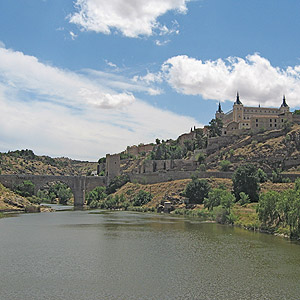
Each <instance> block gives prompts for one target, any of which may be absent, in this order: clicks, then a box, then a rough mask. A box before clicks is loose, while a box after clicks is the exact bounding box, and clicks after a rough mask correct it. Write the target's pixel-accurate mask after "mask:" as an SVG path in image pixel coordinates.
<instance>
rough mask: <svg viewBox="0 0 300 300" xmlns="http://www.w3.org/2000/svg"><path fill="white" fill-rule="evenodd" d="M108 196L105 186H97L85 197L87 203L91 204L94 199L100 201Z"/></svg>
mask: <svg viewBox="0 0 300 300" xmlns="http://www.w3.org/2000/svg"><path fill="white" fill-rule="evenodd" d="M106 197H107V195H106V193H105V187H103V186H97V187H96V188H94V189H93V190H92V191H90V192H89V193H88V194H87V195H86V197H85V198H86V201H87V205H90V204H91V203H92V202H93V201H94V202H99V201H101V200H104V199H105V198H106Z"/></svg>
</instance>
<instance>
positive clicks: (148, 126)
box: [0, 0, 300, 160]
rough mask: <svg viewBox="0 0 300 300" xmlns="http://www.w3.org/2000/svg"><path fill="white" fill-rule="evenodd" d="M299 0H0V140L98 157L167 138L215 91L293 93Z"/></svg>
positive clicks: (298, 91)
mask: <svg viewBox="0 0 300 300" xmlns="http://www.w3.org/2000/svg"><path fill="white" fill-rule="evenodd" d="M299 14H300V2H299V1H294V0H286V1H282V0H259V1H258V0H243V1H237V0H235V1H234V0H191V1H188V0H147V1H146V0H111V1H106V0H75V1H72V0H70V1H69V0H64V1H61V0H18V1H16V0H10V1H1V2H0V105H1V110H2V114H1V119H0V126H1V127H0V128H1V130H0V140H1V144H0V145H1V146H0V151H8V150H14V149H24V148H29V149H33V150H34V151H35V152H36V153H37V154H46V155H51V156H68V157H71V158H75V159H84V160H97V159H98V158H99V157H102V156H104V155H105V154H106V153H115V152H120V151H122V150H124V149H125V148H126V146H128V145H132V144H138V143H142V142H143V143H148V142H154V141H155V139H156V138H157V137H158V138H161V139H168V138H176V137H177V136H178V135H179V134H181V133H183V132H187V131H189V129H190V128H191V127H192V126H194V125H195V126H203V125H205V124H207V123H208V122H209V121H210V120H211V119H212V118H213V117H214V113H215V111H216V108H217V104H218V102H219V101H221V102H222V107H223V109H224V110H225V111H226V110H229V109H231V107H232V102H233V101H234V98H235V94H236V91H239V93H240V96H241V99H242V102H243V103H244V104H245V105H255V106H256V105H259V104H260V105H261V106H274V107H278V106H280V104H281V101H282V95H283V94H285V95H286V98H287V102H288V104H289V105H290V107H291V110H294V109H299V105H300V101H299V95H300V62H299V58H300V40H299V39H298V31H299V28H300V18H299Z"/></svg>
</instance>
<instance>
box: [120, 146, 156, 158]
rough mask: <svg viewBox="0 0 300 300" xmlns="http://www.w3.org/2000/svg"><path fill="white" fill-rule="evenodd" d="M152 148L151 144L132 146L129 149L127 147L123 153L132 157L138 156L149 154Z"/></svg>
mask: <svg viewBox="0 0 300 300" xmlns="http://www.w3.org/2000/svg"><path fill="white" fill-rule="evenodd" d="M153 148H154V145H153V144H146V145H143V144H141V145H138V146H136V145H133V146H130V147H127V149H126V150H125V153H126V154H129V155H133V156H138V155H139V154H140V153H143V152H145V153H148V152H151V151H152V150H153Z"/></svg>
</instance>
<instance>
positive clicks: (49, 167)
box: [0, 150, 97, 175]
mask: <svg viewBox="0 0 300 300" xmlns="http://www.w3.org/2000/svg"><path fill="white" fill-rule="evenodd" d="M96 170H97V163H96V162H87V161H78V160H72V159H69V158H65V157H60V158H51V157H49V156H38V155H35V154H34V153H33V151H32V150H16V151H9V152H8V153H0V172H1V174H32V175H88V174H91V172H93V171H96Z"/></svg>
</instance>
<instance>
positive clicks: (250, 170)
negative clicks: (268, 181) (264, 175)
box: [232, 164, 260, 202]
mask: <svg viewBox="0 0 300 300" xmlns="http://www.w3.org/2000/svg"><path fill="white" fill-rule="evenodd" d="M232 181H233V192H234V195H235V197H236V199H237V200H240V193H241V192H244V193H245V194H247V195H248V196H249V199H250V201H251V202H256V201H258V195H259V190H260V187H259V179H258V175H257V170H256V167H255V166H254V165H252V164H246V165H243V166H240V167H238V168H237V170H236V171H235V172H234V174H233V177H232Z"/></svg>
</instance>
